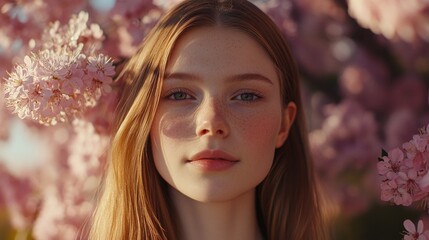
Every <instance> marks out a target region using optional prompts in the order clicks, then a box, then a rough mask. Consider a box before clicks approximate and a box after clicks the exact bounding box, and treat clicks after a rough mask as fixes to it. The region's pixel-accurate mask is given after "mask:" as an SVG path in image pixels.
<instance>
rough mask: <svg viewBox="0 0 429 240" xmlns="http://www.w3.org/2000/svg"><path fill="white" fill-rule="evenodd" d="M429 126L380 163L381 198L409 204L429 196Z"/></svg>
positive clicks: (395, 149)
mask: <svg viewBox="0 0 429 240" xmlns="http://www.w3.org/2000/svg"><path fill="white" fill-rule="evenodd" d="M428 145H429V125H428V126H427V127H426V128H424V129H421V130H420V133H419V134H416V135H414V136H413V138H412V139H411V140H410V141H408V142H406V143H404V144H403V145H402V147H400V148H394V149H392V150H390V151H389V152H388V153H386V152H384V151H383V156H382V157H381V158H380V159H379V160H380V161H379V162H378V163H377V170H378V174H379V175H380V176H381V184H380V188H381V200H383V201H392V202H393V203H395V204H396V205H403V206H409V205H411V204H412V203H413V202H416V201H420V200H427V198H428V196H429V171H428V169H429V147H428Z"/></svg>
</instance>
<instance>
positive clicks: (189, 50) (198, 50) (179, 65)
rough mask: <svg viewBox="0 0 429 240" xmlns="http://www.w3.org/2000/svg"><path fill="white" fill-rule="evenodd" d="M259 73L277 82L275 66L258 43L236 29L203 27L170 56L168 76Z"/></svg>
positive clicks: (186, 35) (179, 42) (188, 35)
mask: <svg viewBox="0 0 429 240" xmlns="http://www.w3.org/2000/svg"><path fill="white" fill-rule="evenodd" d="M178 69H180V71H190V72H200V71H205V72H214V73H220V72H221V73H225V74H227V73H234V72H258V73H263V74H267V75H269V77H273V78H277V75H276V70H275V66H274V64H273V62H272V61H271V59H270V58H269V56H268V54H267V53H266V52H265V50H264V49H263V48H262V47H261V46H260V45H259V43H258V42H257V41H256V40H254V39H253V38H251V37H250V36H249V35H248V34H246V33H244V32H242V31H240V30H237V29H233V28H226V27H219V26H214V27H200V28H195V29H192V30H190V31H188V32H186V33H184V34H183V35H182V36H181V37H180V38H179V39H178V40H177V42H176V44H175V46H174V48H173V51H172V53H171V55H170V58H169V61H168V64H167V72H172V71H175V70H178Z"/></svg>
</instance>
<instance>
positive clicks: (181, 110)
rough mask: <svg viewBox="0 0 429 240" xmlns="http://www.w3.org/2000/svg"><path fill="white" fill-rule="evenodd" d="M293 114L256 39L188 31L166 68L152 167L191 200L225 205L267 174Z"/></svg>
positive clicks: (230, 32)
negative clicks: (281, 96)
mask: <svg viewBox="0 0 429 240" xmlns="http://www.w3.org/2000/svg"><path fill="white" fill-rule="evenodd" d="M294 116H295V105H294V104H293V103H291V104H289V105H288V106H286V107H283V106H282V103H281V100H280V90H279V79H278V76H277V74H276V70H275V67H274V64H273V63H272V61H271V60H270V58H269V57H268V55H267V54H266V53H265V52H264V50H263V49H262V48H261V47H260V46H259V45H258V43H257V42H256V41H254V40H253V39H252V38H250V37H249V36H247V35H246V34H244V33H242V32H240V31H238V30H234V29H230V28H223V27H204V28H197V29H194V30H191V31H189V32H187V33H186V34H184V35H183V36H181V37H180V39H179V40H178V41H177V43H176V45H175V48H174V49H173V52H172V55H171V57H170V59H169V61H168V64H167V70H166V74H165V79H164V82H163V89H162V95H161V99H160V102H159V106H158V109H157V112H156V115H155V119H154V122H153V125H152V127H151V134H150V137H151V143H152V151H153V157H154V161H155V166H156V168H157V170H158V172H159V173H160V175H161V176H162V177H163V178H164V179H165V181H166V182H167V183H169V184H170V186H172V187H173V188H174V189H176V190H177V191H179V192H181V193H182V194H184V195H186V196H188V197H190V198H192V199H194V200H197V201H201V202H212V201H225V200H232V199H234V198H235V197H238V196H241V195H243V194H245V193H248V192H249V191H253V190H254V189H255V187H256V186H257V185H258V184H259V183H260V182H261V181H262V180H263V179H264V178H265V177H266V176H267V174H268V172H269V170H270V168H271V165H272V162H273V157H274V150H275V148H276V147H280V146H281V145H282V144H283V143H284V141H285V140H286V138H287V134H288V130H289V127H290V125H291V123H292V121H293V118H294Z"/></svg>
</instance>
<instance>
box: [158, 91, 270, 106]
mask: <svg viewBox="0 0 429 240" xmlns="http://www.w3.org/2000/svg"><path fill="white" fill-rule="evenodd" d="M177 93H180V94H185V95H186V96H185V98H183V99H174V95H175V94H177ZM244 94H248V95H251V96H252V99H251V100H245V99H237V98H238V97H240V96H242V95H244ZM164 98H165V99H168V100H173V101H183V100H187V99H195V98H194V97H193V96H192V94H191V93H190V92H189V91H188V90H186V89H181V88H177V89H172V90H170V91H168V92H167V93H166V94H165V97H164ZM261 98H262V95H261V94H260V93H258V92H256V91H252V90H242V91H241V92H239V93H238V94H236V95H234V97H233V98H232V100H239V101H242V102H245V103H252V102H255V101H258V100H260V99H261Z"/></svg>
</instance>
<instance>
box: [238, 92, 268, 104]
mask: <svg viewBox="0 0 429 240" xmlns="http://www.w3.org/2000/svg"><path fill="white" fill-rule="evenodd" d="M260 98H261V97H260V96H259V95H258V94H256V93H251V92H245V93H241V94H239V95H237V96H236V97H234V99H235V100H241V101H246V102H252V101H256V100H258V99H260Z"/></svg>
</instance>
